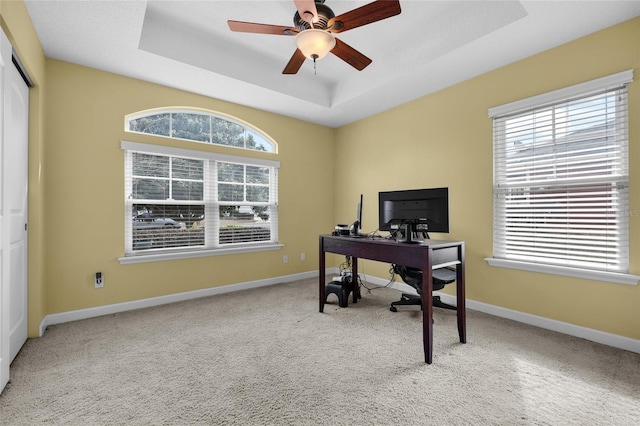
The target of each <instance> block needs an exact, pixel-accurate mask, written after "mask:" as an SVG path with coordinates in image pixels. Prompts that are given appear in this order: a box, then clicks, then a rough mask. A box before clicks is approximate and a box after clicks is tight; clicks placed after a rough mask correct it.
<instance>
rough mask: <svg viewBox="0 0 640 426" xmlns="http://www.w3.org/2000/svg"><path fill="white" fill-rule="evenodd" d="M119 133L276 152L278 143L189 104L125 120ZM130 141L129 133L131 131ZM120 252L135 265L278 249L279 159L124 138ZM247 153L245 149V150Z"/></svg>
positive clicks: (243, 124) (251, 128) (124, 258)
mask: <svg viewBox="0 0 640 426" xmlns="http://www.w3.org/2000/svg"><path fill="white" fill-rule="evenodd" d="M125 126H126V128H125V131H127V132H133V133H144V134H151V135H156V136H163V137H169V138H176V139H181V140H191V141H196V142H201V143H209V144H217V145H224V146H231V147H235V148H243V149H248V150H253V151H262V152H272V153H275V152H276V146H277V145H276V143H275V142H274V141H273V140H272V139H271V138H269V137H268V136H267V135H265V134H263V133H262V132H260V131H259V130H256V129H255V128H253V127H251V126H250V125H248V124H246V123H241V121H240V120H233V119H230V118H227V117H224V118H223V117H220V116H217V115H213V114H211V113H208V112H206V111H199V110H188V109H179V110H178V109H171V110H169V109H162V110H158V109H154V110H147V111H142V112H139V113H135V114H130V115H128V116H126V117H125ZM131 136H132V139H135V138H133V136H134V135H131ZM121 148H122V150H123V151H124V154H125V170H124V179H125V190H124V199H125V212H124V213H125V256H124V257H122V258H120V263H137V262H145V261H155V260H168V259H178V258H185V257H197V256H209V255H215V254H229V253H241V252H248V251H264V250H276V249H278V248H279V247H280V245H279V244H278V168H279V167H280V163H279V161H277V160H276V159H275V158H274V159H266V158H264V156H261V157H262V158H255V156H254V155H250V156H247V155H242V152H240V151H238V152H236V153H234V154H228V153H221V152H213V151H212V150H211V149H204V148H205V147H204V146H202V145H200V146H197V145H194V146H192V147H189V148H188V149H185V148H178V147H172V146H164V145H162V146H161V145H156V144H149V143H141V142H135V141H122V143H121ZM244 153H245V154H248V152H246V151H245V152H244Z"/></svg>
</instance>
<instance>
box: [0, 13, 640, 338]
mask: <svg viewBox="0 0 640 426" xmlns="http://www.w3.org/2000/svg"><path fill="white" fill-rule="evenodd" d="M0 23H1V24H2V27H3V29H4V30H5V32H7V35H8V36H9V38H10V40H11V41H12V43H13V45H14V47H15V48H16V52H17V53H18V54H19V56H20V58H21V60H22V62H23V63H24V64H25V65H26V67H27V70H28V71H29V73H30V75H31V77H32V78H33V79H34V81H35V83H36V86H35V87H34V88H33V89H31V94H30V100H31V123H30V128H29V130H30V140H29V142H30V157H29V158H30V164H29V167H30V173H29V177H30V195H29V200H30V206H29V208H30V237H29V238H30V239H29V244H30V246H29V249H30V252H29V256H30V263H29V286H30V288H29V299H30V303H29V309H30V315H29V334H30V336H35V335H37V334H38V326H39V324H40V322H41V321H42V319H43V317H44V316H45V315H46V314H52V313H57V312H65V311H69V310H74V309H81V308H89V307H94V306H100V305H105V304H111V303H118V302H124V301H130V300H135V299H140V298H146V297H153V296H159V295H165V294H170V293H176V292H182V291H189V290H196V289H202V288H208V287H212V286H220V285H225V284H231V283H236V282H244V281H251V280H258V279H264V278H270V277H278V276H283V275H289V274H294V273H298V272H305V271H314V270H315V269H316V268H317V235H318V234H320V233H326V232H328V231H329V230H331V229H332V228H333V226H334V224H335V223H336V222H341V223H347V222H350V221H352V220H353V218H354V214H355V211H354V209H355V200H356V199H357V196H358V195H359V194H360V193H363V194H364V197H365V202H364V230H365V231H373V230H374V229H375V228H376V227H377V194H378V191H381V190H393V189H409V188H422V187H436V186H448V187H449V188H450V197H451V199H450V205H451V224H452V229H451V231H452V232H451V233H450V234H449V235H447V236H444V237H446V238H453V239H464V240H466V242H467V260H468V263H467V265H468V266H467V295H468V297H469V298H470V299H474V300H477V301H481V302H486V303H489V304H492V305H497V306H502V307H505V308H510V309H515V310H518V311H522V312H528V313H532V314H535V315H541V316H544V317H548V318H552V319H557V320H560V321H565V322H568V323H572V324H577V325H580V326H585V327H589V328H593V329H596V330H602V331H605V332H611V333H614V334H618V335H622V336H627V337H631V338H634V339H640V290H639V287H638V286H626V285H620V284H610V283H605V282H598V281H590V280H580V279H573V278H566V277H558V276H553V275H547V274H538V273H529V272H520V271H514V270H507V269H499V268H492V267H489V266H488V265H487V264H486V263H485V262H484V260H483V258H485V257H487V256H490V255H491V250H492V247H491V238H492V236H491V224H492V206H491V184H492V152H491V151H492V148H491V120H490V119H489V118H488V115H487V110H488V108H489V107H492V106H496V105H500V104H504V103H507V102H511V101H514V100H517V99H521V98H525V97H528V96H532V95H536V94H540V93H544V92H547V91H550V90H555V89H558V88H562V87H565V86H568V85H572V84H576V83H580V82H583V81H587V80H591V79H594V78H598V77H602V76H605V75H608V74H612V73H615V72H619V71H623V70H627V69H630V68H634V69H635V70H636V80H639V79H640V75H638V70H639V69H640V19H635V20H632V21H629V22H627V23H623V24H621V25H617V26H615V27H612V28H610V29H607V30H605V31H601V32H598V33H596V34H593V35H590V36H588V37H584V38H581V39H579V40H576V41H574V42H572V43H568V44H566V45H564V46H561V47H558V48H556V49H552V50H550V51H548V52H544V53H542V54H539V55H536V56H534V57H531V58H528V59H526V60H523V61H519V62H517V63H515V64H512V65H509V66H506V67H503V68H501V69H499V70H496V71H493V72H490V73H487V74H485V75H483V76H480V77H478V78H474V79H472V80H469V81H466V82H464V83H461V84H458V85H456V86H454V87H451V88H448V89H446V90H443V91H441V92H438V93H435V94H433V95H429V96H426V97H423V98H421V99H418V100H416V101H413V102H410V103H407V104H405V105H402V106H400V107H398V108H394V109H392V110H389V111H387V112H384V113H382V114H378V115H376V116H375V117H370V118H368V119H364V120H361V121H359V122H357V123H353V124H351V125H347V126H344V127H341V128H339V129H329V128H326V127H323V126H317V125H313V124H309V123H305V122H302V121H299V120H294V119H290V118H286V117H282V116H278V115H275V114H270V113H266V112H263V111H259V110H255V109H252V108H247V107H242V106H239V105H235V104H231V103H227V102H223V101H220V100H216V99H211V98H207V97H202V96H198V95H194V94H190V93H185V92H182V91H179V90H174V89H170V88H166V87H162V86H158V85H154V84H150V83H145V82H142V81H139V80H134V79H130V78H125V77H121V76H117V75H114V74H110V73H106V72H101V71H97V70H94V69H89V68H85V67H81V66H77V65H73V64H69V63H65V62H60V61H56V60H45V58H44V55H43V53H42V48H41V47H40V43H39V42H38V40H37V37H36V36H35V31H33V27H32V25H31V23H30V20H29V18H28V15H27V14H26V9H25V8H24V5H23V3H22V2H7V1H0ZM45 95H46V96H45ZM629 104H630V132H629V133H630V162H631V164H630V169H631V191H630V194H631V206H630V210H631V211H640V197H638V196H636V195H635V194H636V193H637V191H634V189H635V188H636V187H637V186H638V184H640V175H639V174H638V172H637V170H639V168H638V166H639V165H640V164H639V162H640V155H639V154H640V152H639V151H640V82H637V81H636V82H634V83H632V84H631V85H630V86H629ZM179 105H182V106H193V107H200V108H204V109H208V110H212V111H218V112H222V113H224V114H229V115H232V116H235V117H237V118H239V119H241V120H244V121H246V122H248V123H251V124H252V125H255V126H256V127H258V128H260V129H261V130H263V131H264V132H266V133H267V134H269V135H270V136H271V137H273V138H274V139H275V140H276V141H277V142H278V144H279V149H280V150H279V153H278V154H277V155H276V156H274V158H275V159H277V160H279V161H281V164H282V167H281V169H280V242H281V243H283V244H284V248H283V250H280V251H273V252H261V253H253V254H241V255H227V256H214V257H208V258H200V259H185V260H174V261H167V262H155V263H146V264H134V265H120V264H119V263H118V261H117V258H118V257H119V256H122V254H123V250H124V232H123V225H124V214H123V211H124V200H123V187H124V184H123V167H124V165H123V159H124V156H123V152H122V151H121V150H120V148H119V145H120V141H121V140H131V141H140V142H151V143H160V144H170V145H175V146H181V147H188V146H189V143H187V142H176V141H171V142H170V141H167V140H164V139H161V138H155V137H152V136H148V135H137V136H133V135H130V134H126V133H125V132H124V131H123V127H124V124H123V117H124V116H125V115H126V114H129V113H132V112H136V111H140V110H144V109H148V108H157V107H163V106H179ZM300 135H304V137H302V136H300ZM210 149H213V150H223V148H222V147H211V148H210ZM225 152H228V150H226V151H225ZM351 158H358V159H359V161H358V162H357V163H356V164H352V163H351V162H350V161H349V159H351ZM381 170H383V171H384V173H381ZM639 220H640V218H638V217H637V216H632V217H631V223H630V226H631V235H630V241H631V268H632V269H631V272H632V273H635V274H638V273H640V261H639V260H638V255H639V254H640V247H639V246H638V244H639V243H638V241H639V238H638V237H639V236H640V235H639V234H640V226H639V225H640V224H639V223H638V221H639ZM434 237H438V235H434ZM301 252H304V253H305V254H306V256H307V261H306V262H300V261H299V255H300V253H301ZM284 254H287V255H288V256H289V258H290V261H289V263H288V264H283V262H282V256H283V255H284ZM336 260H337V258H336ZM363 266H364V268H365V272H366V273H367V274H369V275H372V276H378V277H386V276H387V274H388V272H387V271H388V265H382V264H377V263H374V262H363ZM96 271H101V272H103V273H104V274H105V283H106V285H105V288H104V289H101V290H96V289H94V288H93V284H92V276H93V274H94V273H95V272H96Z"/></svg>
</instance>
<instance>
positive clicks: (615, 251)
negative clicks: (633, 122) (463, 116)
mask: <svg viewBox="0 0 640 426" xmlns="http://www.w3.org/2000/svg"><path fill="white" fill-rule="evenodd" d="M602 81H604V80H602ZM611 85H612V84H611V81H610V79H609V80H607V82H606V86H607V87H604V88H603V87H597V86H598V85H593V84H592V85H590V86H582V87H583V88H584V89H586V88H588V90H589V91H588V92H587V93H579V91H576V90H570V91H567V92H566V93H567V94H568V95H567V96H564V97H563V96H561V94H560V96H558V93H556V94H554V97H555V98H556V99H553V100H552V101H551V102H550V101H549V100H550V99H551V98H549V97H547V98H545V99H544V100H545V101H546V103H544V104H542V105H537V106H529V107H528V108H523V105H524V104H523V103H519V104H518V105H517V108H514V109H515V110H516V111H515V112H508V111H504V110H503V111H501V114H502V115H496V116H494V121H493V124H494V125H493V130H494V135H493V139H494V191H493V193H494V223H493V239H494V240H493V246H494V257H495V258H500V259H508V260H518V261H526V262H534V263H541V264H548V265H560V266H568V267H576V268H586V269H595V270H603V271H613V272H627V271H628V263H629V260H628V258H629V253H628V246H629V241H628V238H629V237H628V235H629V232H628V216H629V214H630V212H629V192H628V187H629V182H628V181H629V178H628V175H629V173H628V135H627V128H628V122H627V116H628V114H627V89H626V84H625V83H621V82H620V81H618V82H617V83H616V84H615V87H611ZM576 92H578V93H576ZM538 100H543V98H539V99H538ZM490 113H491V111H490Z"/></svg>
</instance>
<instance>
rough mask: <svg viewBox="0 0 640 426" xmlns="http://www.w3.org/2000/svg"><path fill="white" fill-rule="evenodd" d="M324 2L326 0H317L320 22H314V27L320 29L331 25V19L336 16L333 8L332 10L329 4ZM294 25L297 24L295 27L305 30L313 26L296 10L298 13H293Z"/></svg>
mask: <svg viewBox="0 0 640 426" xmlns="http://www.w3.org/2000/svg"><path fill="white" fill-rule="evenodd" d="M323 3H324V0H321V1H316V10H317V12H318V22H314V23H313V28H315V29H319V30H326V29H327V27H328V26H329V20H330V19H333V18H335V17H336V15H335V14H334V13H333V10H331V9H330V8H329V6H325V5H324V4H323ZM293 25H295V27H296V28H297V29H298V30H300V31H304V30H308V29H311V28H312V27H311V24H309V23H308V22H307V21H305V20H304V19H302V18H301V17H300V13H299V12H296V14H295V15H293Z"/></svg>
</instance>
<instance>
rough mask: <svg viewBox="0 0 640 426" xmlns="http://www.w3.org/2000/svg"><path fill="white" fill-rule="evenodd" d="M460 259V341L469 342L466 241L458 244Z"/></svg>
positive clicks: (457, 268) (458, 273)
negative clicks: (465, 265) (465, 277)
mask: <svg viewBox="0 0 640 426" xmlns="http://www.w3.org/2000/svg"><path fill="white" fill-rule="evenodd" d="M458 260H460V264H459V265H458V266H457V267H456V295H457V300H456V301H457V306H458V311H457V312H458V335H459V336H460V343H467V310H466V305H465V300H466V297H465V294H464V276H465V273H464V243H463V244H461V245H460V246H458Z"/></svg>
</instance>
